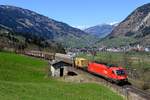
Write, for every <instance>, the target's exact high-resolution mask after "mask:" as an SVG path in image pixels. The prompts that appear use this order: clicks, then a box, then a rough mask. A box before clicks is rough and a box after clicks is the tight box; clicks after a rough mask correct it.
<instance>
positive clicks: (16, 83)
mask: <svg viewBox="0 0 150 100" xmlns="http://www.w3.org/2000/svg"><path fill="white" fill-rule="evenodd" d="M47 67H48V64H47V62H46V61H44V60H41V59H36V58H32V57H27V56H24V55H18V54H14V53H8V52H7V53H6V52H0V100H123V98H122V97H121V96H119V95H118V94H116V93H114V92H113V91H111V90H110V89H108V88H107V87H104V86H101V85H98V84H94V83H80V84H79V83H67V82H62V81H58V80H55V79H54V78H48V77H47V73H46V72H47V71H46V69H47Z"/></svg>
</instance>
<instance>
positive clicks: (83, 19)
mask: <svg viewBox="0 0 150 100" xmlns="http://www.w3.org/2000/svg"><path fill="white" fill-rule="evenodd" d="M149 2H150V0H0V5H13V6H18V7H22V8H26V9H30V10H33V11H35V12H38V13H40V14H43V15H45V16H48V17H50V18H53V19H55V20H58V21H62V22H65V23H67V24H69V25H71V26H75V27H79V28H83V27H88V26H93V25H97V24H102V23H113V22H120V21H122V20H123V19H124V18H125V17H127V16H128V15H129V14H130V13H131V12H132V11H133V10H134V9H136V8H137V7H139V6H141V5H143V4H145V3H149Z"/></svg>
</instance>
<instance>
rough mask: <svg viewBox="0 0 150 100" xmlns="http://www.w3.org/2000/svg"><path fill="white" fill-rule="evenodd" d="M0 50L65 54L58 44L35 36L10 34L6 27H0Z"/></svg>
mask: <svg viewBox="0 0 150 100" xmlns="http://www.w3.org/2000/svg"><path fill="white" fill-rule="evenodd" d="M0 37H1V38H0V50H6V51H23V50H42V51H49V52H60V53H65V50H64V48H63V47H62V45H60V44H59V43H57V42H55V41H53V42H51V41H47V40H46V39H43V38H39V37H37V36H35V35H32V36H28V37H25V36H22V35H17V34H16V33H14V32H12V31H11V30H10V29H8V28H7V27H4V26H1V25H0Z"/></svg>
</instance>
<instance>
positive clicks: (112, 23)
mask: <svg viewBox="0 0 150 100" xmlns="http://www.w3.org/2000/svg"><path fill="white" fill-rule="evenodd" d="M117 23H119V22H118V21H114V22H110V23H109V24H110V25H114V24H117Z"/></svg>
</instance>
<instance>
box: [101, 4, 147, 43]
mask: <svg viewBox="0 0 150 100" xmlns="http://www.w3.org/2000/svg"><path fill="white" fill-rule="evenodd" d="M120 40H121V41H120ZM119 42H120V43H119ZM111 43H114V44H116V45H113V44H111ZM100 44H103V45H113V46H119V45H134V44H141V45H144V46H149V45H150V3H149V4H145V5H143V6H141V7H138V8H137V9H136V10H134V11H133V12H132V13H131V14H130V15H129V16H128V17H127V18H126V19H125V20H123V21H122V22H121V23H120V24H119V25H118V26H117V27H116V28H115V29H114V30H113V31H112V33H110V34H109V35H108V36H107V37H106V38H105V39H103V40H102V41H101V42H100Z"/></svg>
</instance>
